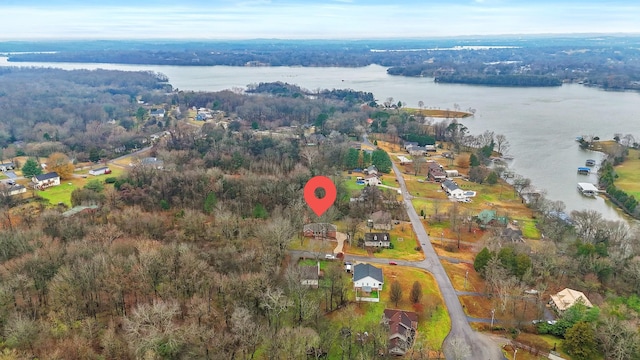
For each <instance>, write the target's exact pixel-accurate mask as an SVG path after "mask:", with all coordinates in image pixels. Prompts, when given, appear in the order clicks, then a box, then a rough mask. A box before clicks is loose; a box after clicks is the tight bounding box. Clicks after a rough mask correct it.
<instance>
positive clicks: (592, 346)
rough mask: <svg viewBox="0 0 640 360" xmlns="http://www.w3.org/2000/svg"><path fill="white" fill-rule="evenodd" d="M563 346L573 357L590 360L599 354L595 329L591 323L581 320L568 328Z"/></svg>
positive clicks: (577, 359) (579, 359)
mask: <svg viewBox="0 0 640 360" xmlns="http://www.w3.org/2000/svg"><path fill="white" fill-rule="evenodd" d="M563 347H564V349H565V351H566V352H567V353H569V354H570V355H571V358H572V359H576V360H589V359H593V358H594V357H595V355H596V354H597V350H596V339H595V331H594V330H593V327H592V326H591V324H589V323H587V322H584V321H580V322H578V323H576V324H575V325H573V326H572V327H571V328H570V329H569V330H567V332H566V334H565V336H564V343H563Z"/></svg>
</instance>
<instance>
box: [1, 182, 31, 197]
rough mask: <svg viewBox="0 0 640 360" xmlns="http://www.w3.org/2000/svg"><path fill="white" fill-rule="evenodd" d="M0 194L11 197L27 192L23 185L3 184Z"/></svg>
mask: <svg viewBox="0 0 640 360" xmlns="http://www.w3.org/2000/svg"><path fill="white" fill-rule="evenodd" d="M2 192H3V194H5V196H13V195H18V194H22V193H26V192H27V188H26V187H24V186H23V185H17V184H16V185H8V184H3V186H2Z"/></svg>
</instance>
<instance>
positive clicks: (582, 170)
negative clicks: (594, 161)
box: [578, 167, 591, 175]
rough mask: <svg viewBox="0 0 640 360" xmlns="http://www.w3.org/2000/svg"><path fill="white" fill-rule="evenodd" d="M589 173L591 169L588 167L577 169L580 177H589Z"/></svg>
mask: <svg viewBox="0 0 640 360" xmlns="http://www.w3.org/2000/svg"><path fill="white" fill-rule="evenodd" d="M590 173H591V169H590V168H588V167H579V168H578V174H580V175H589V174H590Z"/></svg>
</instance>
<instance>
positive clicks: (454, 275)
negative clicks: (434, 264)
mask: <svg viewBox="0 0 640 360" xmlns="http://www.w3.org/2000/svg"><path fill="white" fill-rule="evenodd" d="M442 266H443V267H444V270H445V271H446V272H447V275H448V276H449V279H450V280H451V283H452V284H453V288H454V289H456V290H458V291H473V292H483V291H484V289H485V286H484V280H482V278H481V277H480V274H478V273H477V272H476V270H475V269H474V268H473V265H471V264H466V263H459V264H452V263H450V262H448V261H443V262H442ZM467 272H468V275H466V274H467ZM465 276H466V278H467V281H466V287H465V280H464V279H465Z"/></svg>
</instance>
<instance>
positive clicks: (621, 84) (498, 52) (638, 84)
mask: <svg viewBox="0 0 640 360" xmlns="http://www.w3.org/2000/svg"><path fill="white" fill-rule="evenodd" d="M639 43H640V40H639V39H638V38H637V37H634V36H603V37H600V38H592V37H580V36H575V37H534V36H530V37H528V36H525V37H519V38H509V37H498V38H492V37H487V38H473V39H463V38H456V39H424V40H418V39H414V40H354V41H346V40H344V41H330V40H326V41H322V40H316V41H304V42H302V41H294V40H271V41H270V40H254V41H228V42H166V43H158V42H142V41H138V42H135V41H122V42H117V41H87V42H70V43H64V44H56V43H46V42H45V43H25V42H5V43H0V51H5V52H8V53H10V52H12V51H13V52H27V53H19V54H10V56H9V60H10V61H14V62H21V61H42V62H104V63H122V64H153V65H181V66H194V65H197V66H213V65H230V66H343V67H358V66H367V65H371V64H378V65H382V66H385V67H388V68H389V69H388V73H389V74H391V75H402V76H428V77H441V81H455V82H463V83H472V84H479V85H501V86H550V85H558V84H560V83H561V82H564V81H569V82H580V83H584V84H587V85H590V86H598V87H602V88H607V89H640V64H639V63H638V61H639V60H638V59H639V58H640V57H639V56H638V52H640V50H638V49H639V46H638V44H639ZM39 51H44V52H43V53H39Z"/></svg>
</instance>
